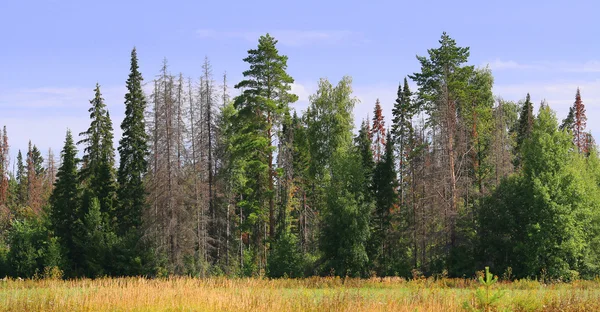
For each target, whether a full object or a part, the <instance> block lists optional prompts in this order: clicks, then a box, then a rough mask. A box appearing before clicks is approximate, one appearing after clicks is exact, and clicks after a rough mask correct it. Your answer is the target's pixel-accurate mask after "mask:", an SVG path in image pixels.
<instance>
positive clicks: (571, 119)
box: [559, 106, 575, 131]
mask: <svg viewBox="0 0 600 312" xmlns="http://www.w3.org/2000/svg"><path fill="white" fill-rule="evenodd" d="M574 125H575V111H574V110H573V107H572V106H571V107H569V113H568V114H567V117H566V118H565V119H563V121H562V124H560V127H559V129H560V130H568V131H573V126H574Z"/></svg>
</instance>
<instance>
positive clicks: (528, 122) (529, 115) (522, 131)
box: [515, 93, 533, 167]
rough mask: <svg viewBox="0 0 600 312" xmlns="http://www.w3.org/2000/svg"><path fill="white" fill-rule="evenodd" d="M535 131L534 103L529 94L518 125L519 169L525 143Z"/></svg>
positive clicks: (517, 162) (516, 152) (516, 148)
mask: <svg viewBox="0 0 600 312" xmlns="http://www.w3.org/2000/svg"><path fill="white" fill-rule="evenodd" d="M532 131H533V103H531V97H530V96H529V93H527V97H525V102H524V103H523V106H521V114H520V115H519V123H518V124H517V145H516V147H515V154H516V157H515V166H516V167H518V166H519V164H520V161H521V155H520V154H521V149H522V146H523V143H524V142H525V140H526V139H527V138H529V137H530V136H531V132H532Z"/></svg>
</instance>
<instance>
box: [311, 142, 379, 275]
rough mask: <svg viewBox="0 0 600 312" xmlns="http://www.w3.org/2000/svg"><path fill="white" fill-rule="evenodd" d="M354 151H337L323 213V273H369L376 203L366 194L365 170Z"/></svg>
mask: <svg viewBox="0 0 600 312" xmlns="http://www.w3.org/2000/svg"><path fill="white" fill-rule="evenodd" d="M360 162H361V161H360V159H359V157H357V156H355V155H353V153H336V155H334V159H333V168H332V179H331V183H330V184H329V185H328V186H327V190H326V194H327V206H326V209H325V211H324V212H323V219H322V236H321V245H320V246H321V251H322V253H323V259H324V261H325V265H324V266H323V269H324V270H323V273H325V274H329V273H330V272H331V271H333V272H334V273H335V274H336V275H339V276H366V275H367V271H368V267H367V264H368V261H369V257H368V255H367V251H366V244H367V241H368V239H369V234H370V233H369V218H370V214H371V211H372V209H373V206H372V204H371V202H370V201H367V200H366V199H365V197H364V195H363V188H364V170H363V169H362V166H361V165H360Z"/></svg>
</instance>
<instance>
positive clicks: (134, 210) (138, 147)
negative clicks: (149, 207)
mask: <svg viewBox="0 0 600 312" xmlns="http://www.w3.org/2000/svg"><path fill="white" fill-rule="evenodd" d="M130 70H131V72H130V74H129V78H128V79H127V94H125V118H124V119H123V122H122V123H121V129H122V130H123V137H122V138H121V140H120V141H119V156H120V161H119V170H118V175H117V177H118V184H119V189H118V199H119V206H118V208H117V210H116V216H117V223H118V233H120V234H123V233H125V232H127V231H128V230H130V229H139V228H140V227H141V225H142V212H143V211H144V207H145V206H146V189H145V185H144V177H145V175H146V172H147V171H148V162H147V159H146V156H148V143H147V142H148V137H147V134H146V126H145V123H144V111H145V109H146V99H145V97H144V91H143V90H142V81H143V78H142V74H141V73H140V72H139V67H138V59H137V52H136V49H135V48H133V50H132V51H131V69H130Z"/></svg>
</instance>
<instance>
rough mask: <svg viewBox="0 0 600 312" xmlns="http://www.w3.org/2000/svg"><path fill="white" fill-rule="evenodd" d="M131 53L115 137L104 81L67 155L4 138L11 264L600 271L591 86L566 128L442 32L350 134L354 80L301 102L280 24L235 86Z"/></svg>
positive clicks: (3, 193)
mask: <svg viewBox="0 0 600 312" xmlns="http://www.w3.org/2000/svg"><path fill="white" fill-rule="evenodd" d="M136 53H137V52H136V50H135V49H133V51H132V52H131V68H130V74H129V77H128V78H127V80H126V86H127V94H126V95H125V99H124V105H125V118H124V120H123V122H122V123H121V125H120V127H121V129H122V131H123V136H122V137H121V138H120V139H119V141H118V145H115V144H114V143H115V142H113V141H114V140H115V138H114V137H113V124H112V121H111V118H110V114H109V111H108V110H107V107H106V105H105V103H104V99H103V98H102V93H101V88H100V85H96V88H95V90H94V92H95V94H94V95H93V99H92V100H91V101H90V106H89V118H90V124H89V128H88V129H87V130H86V131H85V132H82V133H80V134H79V137H80V138H81V139H80V140H79V141H76V139H75V138H74V134H73V133H71V132H69V131H68V132H67V133H66V137H65V141H64V147H63V148H62V151H61V152H60V157H58V156H55V155H54V154H53V152H52V151H51V150H50V151H48V152H47V153H46V152H42V151H40V150H39V149H38V148H37V147H36V146H35V145H34V144H33V143H31V142H30V143H29V148H28V150H27V151H18V154H17V155H18V156H17V158H16V164H11V162H10V156H9V155H10V154H9V146H10V142H9V134H10V132H9V130H10V129H6V127H4V129H3V131H2V132H1V133H0V135H1V142H0V177H1V181H0V276H5V275H8V276H14V277H23V278H29V277H66V278H73V277H99V276H129V275H142V276H148V277H155V276H168V275H190V276H198V277H206V276H215V275H225V276H232V277H233V276H268V277H283V276H288V277H303V276H310V275H338V276H360V277H367V276H374V275H376V276H404V277H418V276H421V275H425V276H430V275H441V276H454V277H470V276H473V274H474V272H475V271H478V270H481V268H482V267H484V266H489V267H490V268H491V270H492V271H493V272H498V273H501V272H504V274H505V276H507V277H508V278H511V277H514V278H522V277H532V278H540V277H541V278H546V279H552V280H572V279H576V278H591V277H594V276H597V275H598V274H600V159H599V158H598V153H597V148H596V145H595V143H594V141H593V138H592V135H591V133H590V132H586V114H585V107H584V104H583V100H582V96H581V94H580V91H579V90H573V94H574V102H573V104H572V107H571V109H570V111H569V114H568V116H565V118H564V119H562V120H560V121H559V119H558V117H557V116H556V114H555V113H554V112H553V111H552V110H551V108H550V107H549V106H548V105H547V104H546V103H545V102H542V103H540V105H539V109H538V110H537V113H536V112H534V110H533V103H532V102H531V100H530V96H529V94H527V95H525V94H523V97H524V99H523V100H522V101H520V102H518V103H514V102H511V101H506V100H503V99H502V98H501V97H500V96H499V95H494V94H493V93H492V86H493V82H494V79H493V76H492V73H491V71H490V70H489V69H488V68H476V67H474V66H471V65H468V63H469V54H470V50H469V48H468V47H460V46H458V45H457V43H456V42H455V41H454V40H453V39H452V38H450V37H449V36H448V35H447V34H446V33H444V34H443V35H442V36H441V39H440V40H439V46H438V47H436V48H432V49H429V50H428V51H427V55H425V56H417V60H416V61H418V62H419V63H420V67H421V70H420V72H416V73H412V74H411V73H405V74H406V77H405V78H404V79H402V78H403V77H402V76H403V75H399V79H401V80H403V81H402V82H401V83H400V85H399V86H398V89H397V99H396V101H395V103H393V110H392V111H391V115H390V116H388V117H391V118H390V119H389V120H391V124H386V123H385V120H386V119H385V118H384V112H383V111H382V108H381V105H380V103H379V101H377V103H363V105H370V104H374V108H373V113H372V115H370V117H369V116H362V117H364V118H365V119H363V122H362V125H361V127H360V129H356V130H355V129H354V116H353V114H352V111H353V108H354V106H355V105H356V104H357V102H358V101H357V99H356V97H354V96H353V91H352V79H351V78H350V77H342V78H341V79H340V80H339V82H335V81H334V82H331V81H328V80H327V79H321V80H320V81H319V83H318V90H317V91H316V93H315V94H313V95H312V96H310V100H309V102H310V104H309V107H308V108H307V109H306V110H305V111H302V112H296V111H294V110H293V109H291V107H290V105H291V104H292V103H294V102H295V101H297V100H298V97H297V96H296V95H295V94H293V93H292V92H291V85H292V83H294V79H293V77H291V76H290V75H289V74H288V73H287V60H288V58H287V56H285V55H282V54H280V52H279V51H278V50H277V40H276V39H274V38H273V37H271V36H270V35H268V34H267V35H265V36H261V37H260V39H259V40H258V46H257V47H256V48H255V49H252V50H249V51H248V55H247V57H246V58H245V59H244V61H245V62H246V63H247V68H248V69H247V70H246V71H244V72H243V77H244V78H243V80H242V81H239V82H237V83H236V84H235V85H234V88H235V89H237V90H238V91H237V93H238V94H239V95H237V96H235V97H231V98H230V96H229V94H230V92H231V90H230V89H229V88H228V83H229V82H228V81H227V77H226V76H225V75H224V76H223V77H216V78H215V76H214V75H213V72H212V69H211V64H210V62H209V60H208V59H205V61H204V66H203V75H202V77H201V78H200V79H199V80H192V79H188V78H184V75H183V74H178V75H173V74H172V73H171V72H170V71H169V67H168V64H167V61H166V60H165V62H164V63H163V65H162V67H161V68H160V69H159V70H158V72H159V74H158V75H157V76H156V78H155V79H154V80H152V81H144V79H143V78H142V74H141V73H140V71H139V65H138V59H137V54H136ZM124 78H125V77H124ZM409 81H412V82H413V83H414V84H416V86H417V87H416V90H411V89H410V87H409ZM414 84H411V85H414ZM144 85H146V86H151V88H152V92H151V94H145V92H144V90H143V86H144ZM390 92H396V90H390ZM91 96H92V94H91V93H90V97H91ZM114 146H118V159H117V157H116V155H117V154H116V151H115V148H114ZM12 168H14V169H12Z"/></svg>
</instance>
